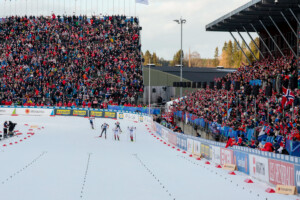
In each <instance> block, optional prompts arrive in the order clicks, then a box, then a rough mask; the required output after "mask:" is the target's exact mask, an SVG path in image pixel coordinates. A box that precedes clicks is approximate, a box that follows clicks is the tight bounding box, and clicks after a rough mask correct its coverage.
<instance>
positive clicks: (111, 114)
mask: <svg viewBox="0 0 300 200" xmlns="http://www.w3.org/2000/svg"><path fill="white" fill-rule="evenodd" d="M104 117H105V118H110V119H117V113H116V112H109V111H105V112H104ZM124 119H125V118H124Z"/></svg>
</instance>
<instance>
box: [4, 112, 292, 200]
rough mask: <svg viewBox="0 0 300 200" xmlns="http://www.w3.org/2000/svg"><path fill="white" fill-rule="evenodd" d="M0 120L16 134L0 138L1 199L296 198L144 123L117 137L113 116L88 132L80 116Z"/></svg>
mask: <svg viewBox="0 0 300 200" xmlns="http://www.w3.org/2000/svg"><path fill="white" fill-rule="evenodd" d="M0 119H1V121H0V122H1V123H3V122H4V121H5V120H11V121H13V122H16V123H17V127H16V129H15V130H17V132H18V133H22V134H20V135H19V136H15V137H13V138H9V139H6V140H2V141H0V163H1V164H0V198H1V199H3V200H4V199H5V200H76V199H88V200H100V199H101V200H174V199H176V200H194V199H195V200H196V199H197V200H198V199H203V200H220V199H222V200H227V199H228V200H241V199H243V200H253V199H263V200H266V199H270V200H271V199H272V200H276V199H277V200H283V199H297V196H284V195H278V194H268V193H266V192H265V189H267V188H268V187H270V186H268V185H267V184H265V183H262V182H259V181H258V180H253V181H254V183H252V184H247V183H245V182H244V180H245V179H246V178H249V177H247V176H246V175H244V174H242V173H238V172H237V173H236V174H237V175H235V176H233V175H229V174H228V171H226V170H223V169H218V168H215V165H214V164H210V165H206V164H205V160H203V159H202V160H201V161H199V160H196V159H195V158H191V157H189V156H188V154H183V153H182V151H177V148H176V149H173V148H172V146H168V145H166V144H163V142H161V141H160V139H156V138H155V137H153V136H152V135H151V133H149V131H148V130H147V128H148V127H146V126H145V124H143V123H134V122H126V121H120V123H121V129H122V131H123V132H122V134H121V135H120V136H121V137H120V141H115V140H114V139H113V133H112V128H113V127H114V124H115V123H116V120H109V119H96V120H95V129H94V130H93V129H91V127H90V124H89V120H88V119H85V118H80V117H61V116H59V117H27V116H26V117H25V116H24V117H22V116H16V117H12V116H0ZM104 122H107V123H108V124H109V125H110V127H109V129H108V135H107V139H106V140H105V139H104V138H103V137H102V138H99V137H98V136H99V135H100V131H101V130H100V129H101V128H100V126H101V124H102V123H104ZM128 126H135V127H137V131H136V142H130V141H129V135H128V130H127V127H128ZM29 129H32V131H31V130H29ZM27 133H34V134H27ZM152 133H153V132H152ZM28 136H29V137H28ZM25 138H26V139H25ZM3 145H6V146H3Z"/></svg>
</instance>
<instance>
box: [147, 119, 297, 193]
mask: <svg viewBox="0 0 300 200" xmlns="http://www.w3.org/2000/svg"><path fill="white" fill-rule="evenodd" d="M152 128H153V129H154V130H155V131H156V133H157V134H158V135H160V136H161V137H162V138H163V139H165V140H166V141H168V142H169V143H171V144H173V145H176V146H177V147H178V148H181V149H183V150H185V151H187V152H188V153H191V154H194V155H198V156H203V157H205V158H206V159H208V160H211V161H212V162H214V163H216V164H220V165H224V164H234V165H236V166H237V170H238V171H240V172H243V173H245V174H247V175H249V176H251V177H254V178H256V179H258V180H260V181H263V182H266V183H269V184H273V185H288V186H296V188H297V190H298V192H300V158H298V157H294V156H288V155H282V154H275V153H271V152H264V151H260V150H257V149H251V148H248V147H240V146H234V147H231V148H225V144H224V143H220V142H215V141H211V140H206V139H202V138H197V137H194V136H189V135H183V134H180V133H175V132H173V131H171V130H170V129H167V128H166V127H164V126H161V125H160V124H157V123H155V122H153V123H152Z"/></svg>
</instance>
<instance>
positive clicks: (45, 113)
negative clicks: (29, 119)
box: [15, 108, 52, 116]
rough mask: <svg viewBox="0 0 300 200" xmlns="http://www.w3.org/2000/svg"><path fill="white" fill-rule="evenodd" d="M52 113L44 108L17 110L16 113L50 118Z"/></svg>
mask: <svg viewBox="0 0 300 200" xmlns="http://www.w3.org/2000/svg"><path fill="white" fill-rule="evenodd" d="M51 113H52V110H51V109H42V108H40V109H39V108H16V113H15V114H18V115H28V116H50V115H51Z"/></svg>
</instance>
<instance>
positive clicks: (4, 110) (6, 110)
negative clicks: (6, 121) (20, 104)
mask: <svg viewBox="0 0 300 200" xmlns="http://www.w3.org/2000/svg"><path fill="white" fill-rule="evenodd" d="M13 112H14V108H0V115H11V114H13ZM15 114H16V113H15Z"/></svg>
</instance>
